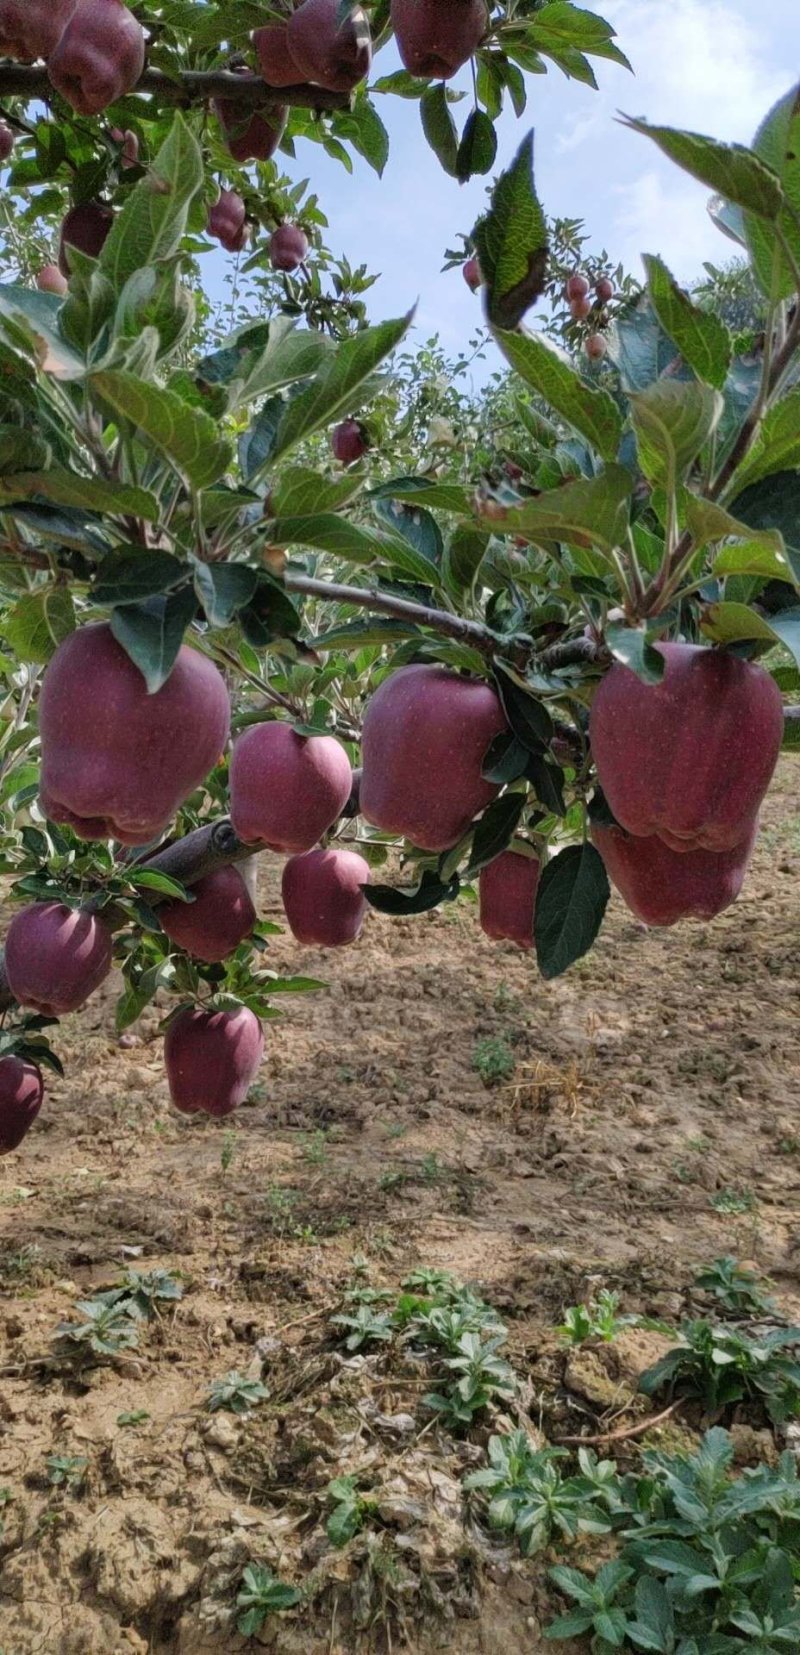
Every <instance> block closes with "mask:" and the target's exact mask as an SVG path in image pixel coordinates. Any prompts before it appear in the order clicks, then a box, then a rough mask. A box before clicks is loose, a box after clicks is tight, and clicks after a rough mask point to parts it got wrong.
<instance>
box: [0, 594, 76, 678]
mask: <svg viewBox="0 0 800 1655" xmlns="http://www.w3.org/2000/svg"><path fill="white" fill-rule="evenodd" d="M75 625H76V622H75V610H74V607H73V603H72V597H71V595H70V593H69V592H68V591H67V589H66V587H64V586H48V587H45V588H44V589H43V590H41V591H39V592H30V593H27V594H26V596H25V597H23V598H20V599H19V602H18V603H16V604H15V605H14V607H13V609H10V610H9V611H8V612H7V614H6V615H5V616H4V617H3V621H2V624H1V625H0V635H2V637H4V638H5V640H6V643H8V644H9V645H10V646H11V648H12V649H13V651H14V654H15V655H16V656H17V657H18V659H19V660H20V661H33V662H41V663H44V662H47V661H49V660H50V657H51V655H53V654H54V653H55V651H56V649H57V647H58V645H59V644H60V643H61V642H62V640H63V639H64V638H66V637H68V635H69V633H70V632H74V631H75Z"/></svg>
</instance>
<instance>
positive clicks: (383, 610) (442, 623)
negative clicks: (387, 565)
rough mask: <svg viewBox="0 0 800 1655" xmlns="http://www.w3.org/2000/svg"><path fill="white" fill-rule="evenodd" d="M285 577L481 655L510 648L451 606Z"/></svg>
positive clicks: (308, 592)
mask: <svg viewBox="0 0 800 1655" xmlns="http://www.w3.org/2000/svg"><path fill="white" fill-rule="evenodd" d="M284 578H285V584H286V588H287V590H288V591H290V592H302V593H303V594H304V595H305V596H306V597H309V598H321V599H322V600H323V601H324V602H327V603H352V604H356V605H358V606H359V607H360V608H362V609H371V610H374V611H375V613H376V614H379V615H391V616H393V617H394V618H395V619H397V620H402V621H412V622H414V623H415V624H416V625H417V626H428V627H431V628H432V630H433V631H435V632H441V633H443V634H444V636H445V637H446V638H455V639H457V640H458V642H459V643H463V644H470V645H471V646H472V648H473V649H477V650H479V651H480V653H481V655H487V656H493V655H496V654H498V653H499V654H503V653H504V651H505V650H507V649H508V647H509V646H508V644H507V643H506V640H505V639H503V638H501V637H500V636H499V634H498V633H496V632H491V631H490V629H489V627H488V626H482V625H481V623H480V621H470V620H467V618H466V617H465V616H462V615H452V614H451V613H450V611H449V610H448V609H432V608H429V607H428V606H427V605H426V604H422V603H412V602H411V601H410V600H409V599H408V598H398V597H395V596H394V594H393V593H391V592H381V591H380V590H379V589H378V587H376V586H343V585H340V584H339V582H338V581H333V580H317V579H316V578H315V577H314V576H313V575H304V574H299V573H295V572H294V571H292V570H289V571H287V574H286V575H285V577H284ZM312 643H313V640H312ZM529 654H530V649H526V655H529Z"/></svg>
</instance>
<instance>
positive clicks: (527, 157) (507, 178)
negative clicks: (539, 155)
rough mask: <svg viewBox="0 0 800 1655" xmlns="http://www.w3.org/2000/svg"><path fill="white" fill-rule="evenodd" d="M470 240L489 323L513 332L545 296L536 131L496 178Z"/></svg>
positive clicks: (543, 227) (544, 247)
mask: <svg viewBox="0 0 800 1655" xmlns="http://www.w3.org/2000/svg"><path fill="white" fill-rule="evenodd" d="M472 239H473V242H474V244H475V248H476V250H477V254H478V262H479V264H480V267H481V273H482V275H483V280H484V284H485V303H486V314H487V317H488V320H489V323H490V325H491V326H492V327H494V328H506V329H511V328H515V327H516V326H517V323H518V322H519V321H520V318H521V317H522V316H524V314H525V312H526V310H527V309H528V307H529V306H530V305H531V304H533V301H534V299H537V298H538V297H539V295H540V294H541V293H542V292H543V289H544V283H545V275H546V270H547V257H548V243H547V223H546V220H545V216H544V213H543V211H542V208H541V204H540V202H539V199H538V197H537V194H536V188H535V185H534V181H533V133H532V132H529V133H528V136H527V137H526V138H525V139H524V140H523V142H522V143H521V145H520V147H519V149H518V151H517V154H516V156H515V158H514V160H513V161H512V163H511V166H510V167H509V168H508V169H507V171H506V172H504V173H501V175H500V177H499V178H498V180H497V183H496V184H495V186H494V189H493V191H492V196H491V202H490V206H489V211H488V213H486V214H484V216H483V217H482V218H479V219H478V222H477V224H476V225H475V228H474V230H473V232H472ZM501 345H502V340H501Z"/></svg>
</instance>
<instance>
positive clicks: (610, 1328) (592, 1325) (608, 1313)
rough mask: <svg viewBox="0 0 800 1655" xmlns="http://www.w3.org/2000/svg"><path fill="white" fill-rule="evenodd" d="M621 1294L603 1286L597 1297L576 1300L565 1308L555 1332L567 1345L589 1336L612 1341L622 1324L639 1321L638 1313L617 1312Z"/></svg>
mask: <svg viewBox="0 0 800 1655" xmlns="http://www.w3.org/2000/svg"><path fill="white" fill-rule="evenodd" d="M618 1309H619V1294H618V1293H612V1292H611V1291H610V1290H609V1289H608V1288H607V1287H601V1289H600V1292H599V1293H598V1295H597V1298H596V1299H590V1300H589V1302H588V1304H573V1305H570V1306H569V1307H568V1309H567V1310H565V1311H564V1320H563V1322H562V1323H561V1325H560V1326H559V1327H557V1328H556V1332H557V1333H559V1334H560V1335H561V1338H562V1339H564V1340H565V1341H566V1343H567V1344H568V1345H583V1344H585V1342H586V1340H587V1339H600V1340H602V1341H603V1343H604V1344H609V1343H610V1342H611V1340H612V1339H615V1338H616V1336H617V1334H618V1333H619V1332H621V1330H622V1328H624V1327H630V1326H631V1325H632V1324H633V1323H635V1322H637V1321H638V1317H636V1316H618V1315H617V1311H618Z"/></svg>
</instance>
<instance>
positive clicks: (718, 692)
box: [589, 643, 783, 851]
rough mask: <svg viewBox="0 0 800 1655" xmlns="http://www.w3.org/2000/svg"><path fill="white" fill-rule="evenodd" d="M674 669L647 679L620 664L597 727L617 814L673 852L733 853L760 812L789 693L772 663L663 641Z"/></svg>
mask: <svg viewBox="0 0 800 1655" xmlns="http://www.w3.org/2000/svg"><path fill="white" fill-rule="evenodd" d="M654 647H655V648H656V649H657V650H658V651H659V652H660V654H662V655H663V656H664V660H665V662H666V672H665V674H664V677H663V678H662V680H661V682H660V683H658V684H647V683H644V682H643V680H642V679H641V678H637V676H636V674H635V673H634V672H631V670H630V668H629V667H625V666H621V665H619V664H616V663H615V665H614V666H612V667H611V669H610V671H609V672H607V673H606V675H605V677H604V678H602V679H601V681H600V684H599V686H598V688H597V691H596V693H595V697H594V701H593V703H592V710H591V718H590V724H589V732H590V738H591V745H592V754H593V757H594V762H595V765H596V768H597V775H598V779H599V781H600V786H601V787H602V789H603V792H604V793H605V795H606V798H607V800H608V803H609V806H610V808H611V811H612V812H613V815H614V816H615V818H616V820H617V821H618V822H619V823H620V825H621V826H622V827H624V828H627V830H628V832H629V833H633V834H635V835H636V836H637V837H638V838H641V839H645V838H647V837H648V836H649V835H651V834H654V833H655V834H657V835H658V837H659V839H663V841H664V843H665V844H667V845H669V846H670V847H671V849H672V850H676V851H689V850H713V851H725V850H734V848H735V847H736V846H737V845H740V844H741V843H742V841H743V839H744V838H745V837H746V835H747V833H748V832H749V831H750V827H751V824H752V822H753V820H754V818H755V816H756V814H757V812H758V807H759V805H760V803H761V800H762V799H763V797H764V794H765V793H766V790H767V787H768V786H769V782H770V779H771V776H772V773H773V770H774V769H775V765H776V763H777V759H778V753H779V751H780V746H781V738H782V735H783V703H782V700H781V694H780V690H779V689H778V688H777V686H776V684H775V683H774V681H773V679H772V678H770V676H769V673H767V672H765V671H764V669H763V667H759V666H756V665H755V664H754V663H752V662H750V661H740V660H738V659H737V657H736V656H735V655H726V654H725V653H724V652H723V651H722V650H717V649H704V648H699V647H698V646H696V645H694V644H683V643H658V644H656V645H655V646H654Z"/></svg>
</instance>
